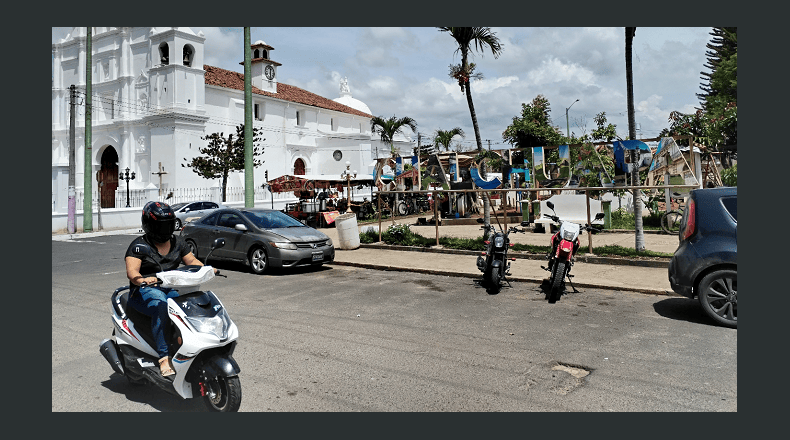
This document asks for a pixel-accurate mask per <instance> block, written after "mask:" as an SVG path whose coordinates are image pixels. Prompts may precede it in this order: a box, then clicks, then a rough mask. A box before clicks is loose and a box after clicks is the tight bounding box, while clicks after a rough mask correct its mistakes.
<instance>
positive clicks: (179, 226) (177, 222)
mask: <svg viewBox="0 0 790 440" xmlns="http://www.w3.org/2000/svg"><path fill="white" fill-rule="evenodd" d="M183 227H184V224H183V223H182V222H181V219H180V218H177V217H176V231H180V230H181V228H183Z"/></svg>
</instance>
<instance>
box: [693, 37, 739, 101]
mask: <svg viewBox="0 0 790 440" xmlns="http://www.w3.org/2000/svg"><path fill="white" fill-rule="evenodd" d="M710 35H712V38H711V41H710V42H709V43H708V44H707V45H706V46H705V47H707V48H708V51H707V52H705V55H706V56H707V57H708V61H707V63H705V66H704V67H706V68H708V69H710V72H700V75H702V77H701V78H702V79H703V80H704V81H705V82H703V83H702V84H701V85H700V89H701V90H702V91H703V92H704V93H698V94H697V97H698V98H699V99H700V102H701V103H702V109H703V110H704V111H705V112H707V113H711V114H714V115H718V114H721V113H723V112H724V109H725V107H726V106H727V104H729V103H731V102H735V103H737V102H738V98H737V96H738V28H735V27H715V28H713V30H712V31H711V32H710Z"/></svg>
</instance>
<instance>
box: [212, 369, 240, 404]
mask: <svg viewBox="0 0 790 440" xmlns="http://www.w3.org/2000/svg"><path fill="white" fill-rule="evenodd" d="M206 386H207V387H209V388H210V389H211V391H212V392H213V393H214V396H213V397H212V395H211V393H208V392H207V393H206V395H205V396H203V403H205V404H206V407H207V408H208V409H209V411H214V412H237V411H238V410H239V407H240V406H241V381H239V376H232V377H222V376H220V377H217V378H216V379H214V380H212V381H211V382H209V383H207V384H206Z"/></svg>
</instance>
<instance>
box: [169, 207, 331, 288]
mask: <svg viewBox="0 0 790 440" xmlns="http://www.w3.org/2000/svg"><path fill="white" fill-rule="evenodd" d="M181 236H182V237H183V238H184V240H185V241H186V244H187V245H188V246H189V247H190V248H191V250H192V253H193V254H195V256H196V257H198V258H201V256H203V255H206V254H207V253H208V251H209V249H210V246H211V243H213V242H214V240H215V239H217V238H224V239H225V243H226V245H225V247H223V248H219V249H216V250H215V251H214V252H213V253H212V254H211V258H212V259H213V258H215V257H216V258H222V259H230V260H238V261H243V262H245V263H246V264H247V265H249V266H250V269H251V270H252V271H253V272H254V273H257V274H262V273H263V272H264V271H266V269H267V268H269V267H270V266H271V267H297V266H311V265H321V264H323V263H329V262H331V261H333V260H334V259H335V246H334V244H333V243H332V239H330V238H329V237H328V236H327V235H326V234H324V233H323V232H321V231H319V230H317V229H313V228H311V227H309V226H306V225H304V224H303V223H301V222H300V221H298V220H296V219H294V218H293V217H291V216H289V215H286V214H284V213H282V212H280V211H275V210H271V209H259V208H240V209H230V208H224V209H218V210H216V211H215V212H213V213H211V214H208V215H206V216H205V217H203V218H201V219H199V220H197V221H194V222H191V223H187V224H186V225H185V226H184V229H183V230H182V231H181Z"/></svg>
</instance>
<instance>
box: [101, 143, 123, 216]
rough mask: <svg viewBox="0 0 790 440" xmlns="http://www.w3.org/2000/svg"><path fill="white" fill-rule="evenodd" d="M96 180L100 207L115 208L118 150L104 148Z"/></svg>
mask: <svg viewBox="0 0 790 440" xmlns="http://www.w3.org/2000/svg"><path fill="white" fill-rule="evenodd" d="M97 177H98V181H99V188H100V190H99V191H100V194H101V196H100V199H101V207H102V208H115V190H116V189H118V152H116V151H115V148H113V147H109V146H108V147H107V148H105V149H104V153H102V155H101V169H100V170H99V175H98V176H97Z"/></svg>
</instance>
